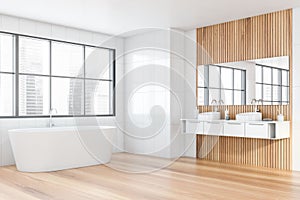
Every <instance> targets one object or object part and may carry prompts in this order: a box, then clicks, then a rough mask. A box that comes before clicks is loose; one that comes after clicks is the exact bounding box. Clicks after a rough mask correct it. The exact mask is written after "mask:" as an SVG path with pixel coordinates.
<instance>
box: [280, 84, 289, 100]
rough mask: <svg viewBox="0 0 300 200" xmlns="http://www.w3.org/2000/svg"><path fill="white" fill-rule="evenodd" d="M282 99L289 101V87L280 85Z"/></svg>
mask: <svg viewBox="0 0 300 200" xmlns="http://www.w3.org/2000/svg"><path fill="white" fill-rule="evenodd" d="M282 101H286V102H287V101H289V87H282Z"/></svg>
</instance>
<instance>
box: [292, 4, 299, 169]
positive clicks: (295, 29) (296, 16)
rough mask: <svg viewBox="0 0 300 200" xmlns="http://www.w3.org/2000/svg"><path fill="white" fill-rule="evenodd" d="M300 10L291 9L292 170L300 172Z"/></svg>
mask: <svg viewBox="0 0 300 200" xmlns="http://www.w3.org/2000/svg"><path fill="white" fill-rule="evenodd" d="M299 74H300V8H296V9H293V84H292V89H293V144H292V148H293V150H292V154H293V155H292V156H293V157H292V158H293V159H292V160H293V170H297V171H300V104H299V102H300V79H299Z"/></svg>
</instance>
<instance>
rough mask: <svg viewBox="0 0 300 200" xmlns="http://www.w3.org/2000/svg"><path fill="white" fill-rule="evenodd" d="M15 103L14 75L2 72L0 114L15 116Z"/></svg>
mask: <svg viewBox="0 0 300 200" xmlns="http://www.w3.org/2000/svg"><path fill="white" fill-rule="evenodd" d="M14 103H15V98H14V75H12V74H0V116H13V115H14V114H15V113H14V106H15V104H14Z"/></svg>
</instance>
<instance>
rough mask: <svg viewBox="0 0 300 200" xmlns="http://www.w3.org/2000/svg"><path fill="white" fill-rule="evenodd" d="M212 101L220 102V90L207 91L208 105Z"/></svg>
mask: <svg viewBox="0 0 300 200" xmlns="http://www.w3.org/2000/svg"><path fill="white" fill-rule="evenodd" d="M212 100H216V101H219V100H220V89H209V105H211V102H212Z"/></svg>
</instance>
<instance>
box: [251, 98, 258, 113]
mask: <svg viewBox="0 0 300 200" xmlns="http://www.w3.org/2000/svg"><path fill="white" fill-rule="evenodd" d="M256 103H257V100H256V99H252V100H251V105H252V106H253V112H257V104H256Z"/></svg>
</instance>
